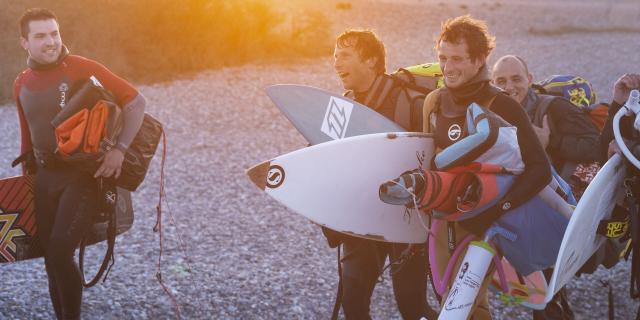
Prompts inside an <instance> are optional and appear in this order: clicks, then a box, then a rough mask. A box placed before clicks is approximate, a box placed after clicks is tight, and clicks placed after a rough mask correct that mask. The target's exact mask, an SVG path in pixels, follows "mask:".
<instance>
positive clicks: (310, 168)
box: [246, 132, 435, 243]
mask: <svg viewBox="0 0 640 320" xmlns="http://www.w3.org/2000/svg"><path fill="white" fill-rule="evenodd" d="M434 149H435V145H434V140H433V136H432V135H431V134H426V133H413V132H398V133H376V134H369V135H361V136H355V137H349V138H344V139H341V140H334V141H329V142H326V143H321V144H317V145H313V146H310V147H308V148H303V149H300V150H296V151H293V152H291V153H288V154H284V155H281V156H279V157H276V158H274V159H271V160H268V161H264V162H262V163H260V164H257V165H255V166H254V167H252V168H249V169H248V170H247V172H246V173H247V175H248V176H249V178H250V179H251V181H252V182H253V183H254V184H255V185H256V186H257V187H258V188H260V189H261V190H263V191H265V192H266V193H267V194H268V195H269V196H271V197H273V198H274V199H276V200H278V201H279V202H280V203H282V204H283V205H285V206H286V207H288V208H289V209H291V210H293V211H294V212H296V213H298V214H300V215H302V216H304V217H306V218H309V219H310V220H311V221H313V222H315V223H317V224H320V225H323V226H326V227H327V228H330V229H333V230H336V231H339V232H342V233H346V234H349V235H354V236H358V237H362V238H367V239H372V240H378V241H385V242H401V243H424V242H425V241H426V240H427V231H426V229H425V226H424V224H423V219H424V221H426V219H425V217H424V216H423V215H424V214H423V213H417V212H411V213H409V212H408V211H407V210H406V208H405V207H404V206H397V205H390V204H386V203H384V202H382V201H380V198H379V196H378V188H379V186H380V183H381V182H384V181H387V180H392V179H395V178H397V177H398V176H399V175H400V174H401V173H403V172H404V171H405V170H407V169H411V168H418V167H419V163H421V162H422V163H423V169H425V170H426V169H428V164H429V162H430V161H429V160H430V159H431V157H432V156H433V152H434ZM418 159H420V161H419V160H418ZM424 159H427V161H423V160H424ZM420 215H422V216H420Z"/></svg>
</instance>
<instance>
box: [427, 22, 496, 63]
mask: <svg viewBox="0 0 640 320" xmlns="http://www.w3.org/2000/svg"><path fill="white" fill-rule="evenodd" d="M463 40H464V41H465V42H466V43H467V47H468V48H469V49H468V50H469V57H470V58H471V60H473V61H475V60H476V59H478V58H480V57H485V58H486V57H488V56H489V54H490V53H491V50H493V48H495V46H496V38H495V37H494V36H492V35H491V34H489V28H488V27H487V24H486V23H485V22H484V21H482V20H478V19H474V18H472V17H471V16H470V15H464V16H460V17H457V18H451V19H448V20H447V21H445V22H444V23H443V24H442V30H441V31H440V35H439V36H438V39H437V41H436V49H438V47H439V46H440V43H441V42H442V41H446V42H450V43H454V44H460V43H462V41H463Z"/></svg>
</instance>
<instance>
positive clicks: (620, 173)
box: [545, 154, 626, 302]
mask: <svg viewBox="0 0 640 320" xmlns="http://www.w3.org/2000/svg"><path fill="white" fill-rule="evenodd" d="M625 174H626V167H625V164H624V161H623V160H622V158H621V157H620V156H619V155H617V154H616V155H614V156H613V157H611V158H610V159H609V161H607V163H605V165H604V166H603V167H602V169H600V171H598V173H597V174H596V176H595V177H594V178H593V181H591V183H590V184H589V186H588V187H587V189H586V190H585V192H584V194H583V195H582V198H580V202H578V205H577V206H576V209H575V210H574V212H573V214H572V215H571V219H570V220H569V224H568V225H567V229H566V231H565V234H564V237H563V239H562V244H561V245H560V250H559V252H558V258H557V260H556V264H555V268H554V271H553V276H552V277H551V282H550V283H549V290H548V291H547V295H546V297H545V302H549V301H550V300H551V298H552V297H553V295H554V294H555V293H556V292H557V291H558V290H560V289H561V288H562V287H563V286H564V285H566V284H567V283H568V282H569V281H570V280H571V279H572V278H573V276H574V275H575V274H576V272H577V271H578V270H579V269H580V268H581V267H582V266H583V265H584V263H585V262H586V261H587V260H588V259H589V258H590V257H591V256H592V255H593V253H594V252H595V251H596V250H597V249H598V248H599V247H600V246H601V245H602V244H603V243H604V241H605V238H604V237H603V236H600V235H597V234H596V230H597V228H598V224H599V223H600V220H602V219H608V218H609V217H610V216H611V213H612V212H613V208H614V207H615V205H616V203H618V202H619V201H621V200H622V197H623V196H624V186H623V182H624V178H625Z"/></svg>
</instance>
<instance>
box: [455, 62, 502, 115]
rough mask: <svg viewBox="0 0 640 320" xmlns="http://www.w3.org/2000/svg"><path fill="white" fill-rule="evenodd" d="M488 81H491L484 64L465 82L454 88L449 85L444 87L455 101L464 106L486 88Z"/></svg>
mask: <svg viewBox="0 0 640 320" xmlns="http://www.w3.org/2000/svg"><path fill="white" fill-rule="evenodd" d="M489 81H491V78H490V76H489V70H488V69H487V65H486V64H484V65H483V66H482V67H481V68H480V70H479V71H478V73H477V74H476V75H475V76H473V78H471V79H470V80H469V81H468V82H467V83H465V84H463V85H462V86H460V87H458V88H455V89H454V88H449V87H447V88H446V89H447V91H449V92H450V93H451V96H452V97H453V101H454V102H455V103H457V104H462V105H465V106H466V105H468V104H469V103H468V102H470V101H473V100H475V99H476V98H478V94H481V93H482V92H483V91H484V90H486V89H487V87H488V86H489Z"/></svg>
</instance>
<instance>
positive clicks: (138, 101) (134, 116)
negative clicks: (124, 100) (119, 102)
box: [116, 94, 147, 152]
mask: <svg viewBox="0 0 640 320" xmlns="http://www.w3.org/2000/svg"><path fill="white" fill-rule="evenodd" d="M146 104H147V100H146V99H145V98H144V96H143V95H142V94H138V95H137V96H136V97H135V98H134V99H133V100H131V102H129V103H128V104H126V105H125V106H124V107H123V109H124V112H123V114H124V121H123V127H122V132H120V136H119V137H118V144H117V145H116V148H118V149H120V150H121V151H123V152H126V150H127V149H129V146H130V145H131V142H133V139H134V138H135V137H136V134H137V133H138V131H139V130H140V126H142V121H143V120H144V108H145V105H146Z"/></svg>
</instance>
